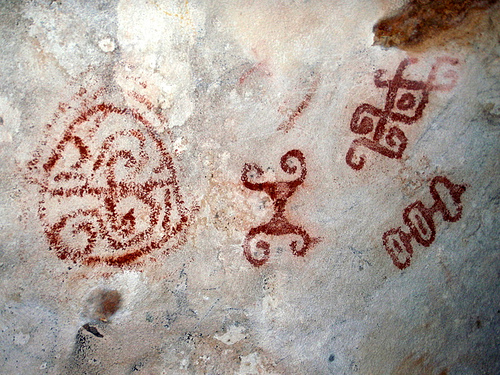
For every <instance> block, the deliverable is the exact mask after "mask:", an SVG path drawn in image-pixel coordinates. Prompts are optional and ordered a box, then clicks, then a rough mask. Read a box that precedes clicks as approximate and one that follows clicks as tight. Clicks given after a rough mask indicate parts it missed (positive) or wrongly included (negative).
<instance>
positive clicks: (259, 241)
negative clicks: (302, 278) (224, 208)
mask: <svg viewBox="0 0 500 375" xmlns="http://www.w3.org/2000/svg"><path fill="white" fill-rule="evenodd" d="M297 164H298V165H297ZM280 167H281V169H282V170H283V172H285V173H286V174H289V175H293V176H296V178H295V179H293V180H290V181H276V182H269V181H267V182H256V180H258V179H259V178H261V177H262V175H263V174H264V171H263V170H262V168H261V167H260V166H258V165H256V164H245V166H244V167H243V172H242V174H241V181H242V182H243V185H244V186H245V187H246V188H247V189H250V190H255V191H263V192H265V193H266V194H267V195H269V197H270V198H271V200H272V201H273V209H274V214H273V217H272V218H271V220H269V222H267V223H265V224H262V225H259V226H257V227H255V228H252V229H250V231H249V232H248V234H247V235H246V237H245V240H244V241H243V253H244V255H245V258H246V259H247V260H248V261H249V262H250V263H251V264H252V265H254V266H255V267H260V266H262V265H263V264H265V263H266V262H267V261H268V260H269V257H270V253H271V244H270V243H269V242H268V240H267V237H269V236H285V235H292V236H295V237H297V238H300V242H301V243H300V244H299V241H298V240H293V241H291V242H290V244H289V246H290V249H291V251H292V254H294V255H295V256H304V255H305V254H306V252H307V250H308V249H309V248H311V247H312V246H313V245H314V244H315V243H316V242H317V239H315V238H312V237H311V236H309V234H308V233H307V232H306V231H305V230H304V229H303V228H302V227H300V226H298V225H293V224H291V223H290V222H289V221H288V219H287V218H286V217H285V206H286V203H287V200H288V198H290V197H291V196H292V195H293V194H294V193H295V191H296V190H297V188H298V187H299V186H300V185H301V184H302V183H303V182H304V180H305V178H306V175H307V168H306V162H305V157H304V154H303V153H302V152H301V151H300V150H290V151H288V152H287V153H286V154H284V155H283V156H282V157H281V160H280ZM297 175H298V176H297Z"/></svg>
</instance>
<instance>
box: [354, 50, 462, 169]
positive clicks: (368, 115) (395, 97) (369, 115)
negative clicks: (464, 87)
mask: <svg viewBox="0 0 500 375" xmlns="http://www.w3.org/2000/svg"><path fill="white" fill-rule="evenodd" d="M417 61H418V60H417V59H414V58H411V59H410V58H407V59H404V60H403V61H402V62H401V63H400V64H399V66H398V68H397V70H396V74H395V75H394V78H393V79H390V80H385V81H384V80H382V79H381V78H382V76H383V75H384V74H385V73H386V71H385V70H378V71H377V72H375V79H374V81H375V86H376V87H379V88H387V89H388V91H387V95H386V98H385V104H384V107H383V108H377V107H375V106H373V105H371V104H368V103H363V104H361V105H360V106H358V108H356V110H355V111H354V114H353V115H352V119H351V125H350V126H351V131H352V132H353V133H356V134H362V135H369V134H371V135H370V136H369V137H360V138H357V139H355V140H354V141H353V142H352V144H351V146H350V147H349V150H348V151H347V154H346V163H347V165H349V166H350V167H351V168H352V169H354V170H360V169H362V168H363V167H364V165H365V163H366V157H365V155H364V154H359V155H358V154H357V150H358V149H359V148H360V147H366V148H368V149H370V150H372V151H375V152H378V153H379V154H381V155H384V156H386V157H388V158H391V159H401V157H402V156H403V152H404V150H405V149H406V147H407V145H408V138H406V135H405V134H404V132H403V131H402V130H401V129H400V128H399V127H398V126H396V125H393V123H402V124H405V125H412V124H414V123H415V122H416V121H418V120H419V119H420V118H421V117H422V115H423V111H424V109H425V107H426V106H427V103H428V102H429V93H430V92H431V91H433V90H439V91H448V90H451V89H452V88H453V87H454V86H455V84H456V82H457V79H458V75H457V72H456V71H454V70H452V69H450V70H448V71H446V72H445V73H444V74H443V77H444V78H446V79H447V80H448V82H446V83H441V84H438V83H435V81H436V76H437V74H438V71H439V70H440V68H441V67H442V66H444V65H447V66H456V65H457V64H458V59H455V58H451V57H439V58H438V59H437V60H436V63H435V64H434V65H433V66H432V68H431V71H430V73H429V75H428V77H427V81H426V82H424V81H413V80H408V79H406V78H403V72H404V71H405V69H406V68H407V67H408V66H409V65H411V64H415V63H417ZM399 90H402V93H401V94H400V93H399ZM414 92H420V93H421V99H420V100H419V101H417V98H416V97H415V95H414ZM407 111H411V114H407V113H405V112H407ZM375 122H376V125H375V124H374V123H375ZM384 143H385V144H384Z"/></svg>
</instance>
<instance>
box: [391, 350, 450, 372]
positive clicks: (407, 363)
mask: <svg viewBox="0 0 500 375" xmlns="http://www.w3.org/2000/svg"><path fill="white" fill-rule="evenodd" d="M391 375H448V369H446V368H444V369H440V368H439V367H438V366H435V364H434V363H432V362H431V361H430V360H429V356H428V355H426V354H423V355H421V356H417V355H415V354H410V355H409V356H407V357H406V358H405V359H403V361H402V362H401V363H400V365H399V366H398V367H397V368H396V369H394V370H393V371H392V372H391Z"/></svg>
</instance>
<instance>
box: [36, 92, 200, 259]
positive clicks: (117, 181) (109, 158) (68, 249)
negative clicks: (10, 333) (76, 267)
mask: <svg viewBox="0 0 500 375" xmlns="http://www.w3.org/2000/svg"><path fill="white" fill-rule="evenodd" d="M85 93H86V90H85V89H81V91H80V94H79V95H77V96H83V95H84V94H85ZM108 94H109V92H108V90H107V89H106V88H104V89H101V90H99V91H98V92H97V93H96V94H94V95H93V96H90V97H87V98H85V99H84V98H83V97H82V98H79V99H80V100H81V103H79V104H78V105H75V106H72V105H69V104H64V103H61V105H60V106H59V111H58V113H56V116H55V120H54V121H53V123H52V124H50V125H48V126H47V128H48V132H49V135H50V134H51V133H52V135H54V134H53V133H57V131H58V130H57V128H59V129H61V130H59V136H56V138H55V142H54V143H53V145H52V147H51V146H50V142H46V141H44V142H43V143H42V147H41V148H40V149H39V150H38V151H37V152H36V157H35V158H34V159H33V160H32V161H31V162H30V163H29V170H30V173H31V174H30V179H31V180H32V181H34V182H35V183H36V184H37V185H38V186H39V187H40V192H41V196H42V198H41V199H40V201H39V217H40V219H41V221H42V223H43V226H44V231H45V234H46V236H47V239H48V242H49V244H50V246H51V248H52V249H53V250H55V252H56V254H57V256H58V257H59V258H60V259H68V260H71V261H73V262H75V263H81V264H85V265H98V264H106V265H109V266H116V267H121V266H124V265H130V264H138V263H139V262H140V261H142V259H141V258H142V257H144V255H146V254H149V253H151V252H152V251H154V250H160V249H161V250H163V252H164V253H166V254H168V252H169V251H171V250H172V249H175V248H176V247H177V246H179V245H180V242H181V241H182V237H183V235H184V232H185V230H186V228H187V226H188V225H189V224H190V223H191V222H192V218H193V215H194V213H195V212H196V210H197V207H193V208H191V209H187V208H186V207H185V203H184V201H183V199H182V197H181V194H180V192H179V183H178V181H177V177H176V170H175V168H174V165H173V161H172V157H171V155H170V153H169V152H168V151H167V148H166V146H165V144H164V142H163V140H162V138H160V136H159V135H158V133H157V132H156V131H155V129H154V127H153V125H156V126H158V125H159V124H160V123H161V122H164V121H165V118H164V117H162V116H160V115H157V114H155V113H154V112H153V111H151V109H152V108H153V105H152V104H151V103H149V102H147V100H146V99H145V97H144V96H142V95H139V94H137V93H135V92H125V95H124V96H125V97H126V100H125V101H124V100H123V98H121V100H120V99H116V101H115V102H120V103H127V104H122V105H115V104H113V102H109V99H107V98H104V96H106V95H108ZM110 95H111V94H110ZM121 95H122V96H123V94H121ZM101 96H102V97H101ZM111 96H112V95H111ZM131 103H135V104H136V105H131ZM132 107H134V108H132ZM135 107H137V108H135ZM155 121H156V123H155ZM167 133H168V132H167ZM58 137H59V140H57V138H58ZM47 154H48V155H47ZM42 155H45V156H42Z"/></svg>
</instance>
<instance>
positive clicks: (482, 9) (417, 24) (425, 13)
mask: <svg viewBox="0 0 500 375" xmlns="http://www.w3.org/2000/svg"><path fill="white" fill-rule="evenodd" d="M497 2H498V0H410V1H409V2H408V4H407V5H406V6H404V7H403V8H401V10H400V11H399V12H398V13H397V14H396V15H393V16H389V17H386V18H383V19H381V20H380V21H378V22H377V23H376V24H375V26H374V27H373V32H374V34H375V35H374V44H375V45H381V46H383V47H397V48H400V49H405V50H409V49H413V50H415V49H422V48H424V49H425V48H428V47H430V46H431V45H432V44H437V45H440V44H444V43H445V42H446V41H447V40H448V39H452V38H459V39H460V38H464V37H467V34H469V33H470V32H472V31H476V32H478V27H477V26H478V21H479V19H480V18H481V17H482V16H483V15H484V14H485V13H486V11H487V10H488V9H489V8H490V7H491V6H493V5H494V4H495V3H497ZM466 29H468V30H466ZM453 31H456V32H458V33H455V34H454V33H453Z"/></svg>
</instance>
